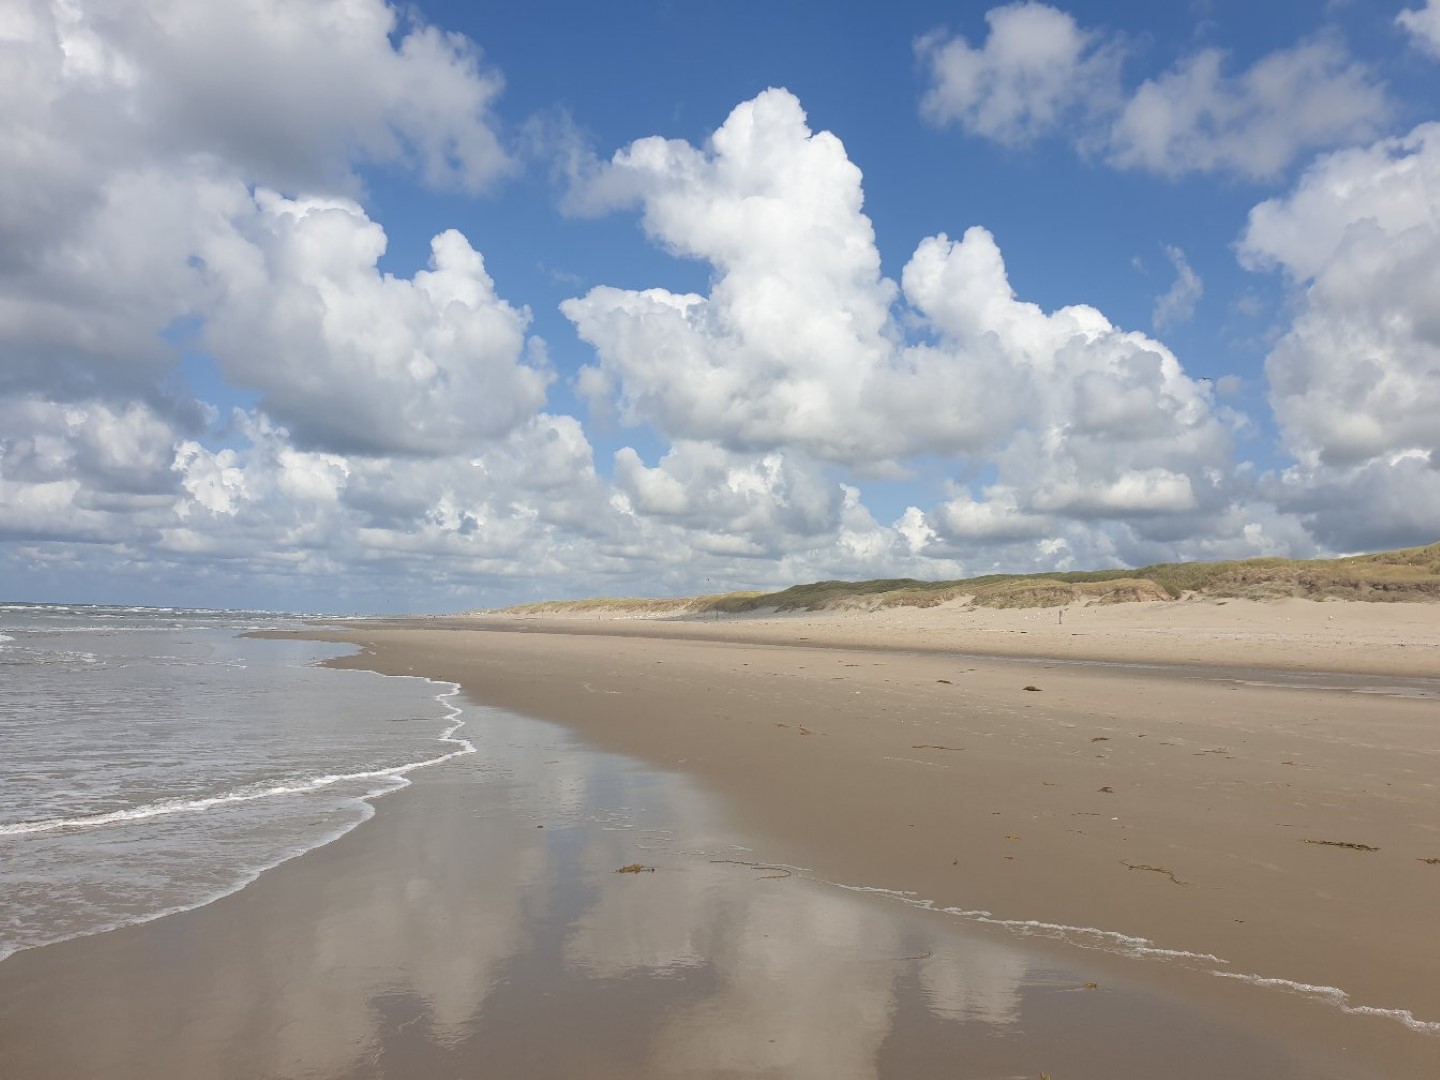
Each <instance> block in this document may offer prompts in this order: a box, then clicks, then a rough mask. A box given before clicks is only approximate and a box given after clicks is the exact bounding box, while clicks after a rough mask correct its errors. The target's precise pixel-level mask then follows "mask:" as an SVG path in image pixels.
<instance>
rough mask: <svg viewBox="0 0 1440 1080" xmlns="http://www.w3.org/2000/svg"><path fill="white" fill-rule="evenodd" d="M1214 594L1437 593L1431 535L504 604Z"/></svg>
mask: <svg viewBox="0 0 1440 1080" xmlns="http://www.w3.org/2000/svg"><path fill="white" fill-rule="evenodd" d="M1187 595H1198V596H1207V597H1215V598H1246V599H1257V600H1266V599H1279V598H1281V597H1287V596H1292V597H1302V598H1306V599H1311V600H1326V599H1332V598H1333V599H1344V600H1369V601H1427V600H1440V543H1436V544H1430V545H1429V546H1427V547H1417V548H1405V549H1402V550H1399V551H1382V552H1377V553H1375V554H1371V555H1352V556H1348V557H1346V558H1342V559H1278V558H1264V559H1244V560H1235V561H1230V562H1210V563H1203V562H1193V563H1157V564H1155V565H1154V566H1145V567H1141V568H1140V569H1138V570H1127V569H1115V570H1086V571H1069V572H1055V573H1045V574H988V575H985V576H983V577H975V578H966V579H963V580H959V581H919V580H916V579H914V578H882V579H877V580H873V581H816V582H812V583H810V584H808V585H793V586H791V587H790V588H788V589H781V590H779V591H778V592H769V593H766V592H731V593H719V594H716V595H711V596H690V597H678V598H674V599H646V598H635V597H630V598H595V599H588V600H551V601H544V602H541V603H536V604H522V605H520V606H518V607H513V608H506V609H505V612H506V613H508V614H518V615H526V614H532V615H543V614H585V613H588V612H594V613H596V614H601V613H608V614H612V615H617V616H621V617H624V616H630V617H633V618H657V617H665V616H670V617H677V616H685V615H703V614H709V613H722V614H725V613H728V614H743V613H746V612H754V611H763V610H770V611H826V610H837V609H861V610H869V609H876V608H888V607H921V608H924V607H935V606H937V605H939V604H944V603H948V602H951V601H959V600H964V601H966V602H967V603H972V604H975V605H978V606H980V607H993V608H1046V607H1058V606H1060V605H1062V604H1069V603H1075V602H1079V601H1089V602H1092V603H1102V604H1112V603H1130V602H1136V601H1145V600H1167V599H1168V600H1174V599H1179V598H1180V597H1182V596H1187Z"/></svg>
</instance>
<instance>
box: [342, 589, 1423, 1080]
mask: <svg viewBox="0 0 1440 1080" xmlns="http://www.w3.org/2000/svg"><path fill="white" fill-rule="evenodd" d="M339 636H340V637H341V638H342V639H343V640H349V641H355V642H359V643H362V644H363V645H364V646H365V649H366V652H365V654H364V655H362V656H360V657H358V658H355V659H354V660H351V661H346V662H349V663H354V664H355V665H357V666H365V667H374V668H376V669H378V670H381V671H385V672H389V673H399V674H404V673H411V672H413V673H423V674H426V675H430V676H433V677H439V678H445V679H453V680H455V681H458V682H460V683H461V684H462V685H464V686H465V687H466V688H467V690H468V691H469V692H470V693H471V694H472V695H474V696H475V697H477V698H478V699H479V700H482V701H485V702H487V703H491V704H495V705H500V706H503V707H506V708H509V709H514V710H517V711H521V712H524V713H527V714H530V715H535V716H539V717H542V718H546V719H552V720H557V721H561V722H564V723H566V724H570V725H573V726H574V727H575V729H576V730H578V731H579V732H581V733H582V735H583V736H584V737H585V738H586V739H587V740H588V741H590V742H592V743H594V744H596V745H598V746H600V747H603V748H607V749H613V750H618V751H622V752H624V753H627V754H631V755H635V756H637V757H639V758H642V759H644V760H647V761H650V762H653V763H656V764H660V765H663V766H666V767H671V768H679V769H682V770H684V771H686V772H688V773H690V774H692V775H693V776H695V777H697V778H699V779H700V780H701V781H702V782H703V783H704V784H705V785H706V786H707V787H709V788H710V789H712V790H714V791H716V792H718V793H720V794H721V795H722V796H724V797H725V798H726V799H727V800H728V801H729V803H730V805H731V806H732V807H733V808H734V810H735V812H736V814H737V816H738V820H739V821H740V823H741V825H742V827H743V828H744V829H745V830H747V831H749V832H752V833H753V834H755V835H759V836H763V837H765V838H766V839H765V848H764V849H765V851H766V852H767V858H770V859H775V860H780V861H785V862H792V863H797V864H801V865H805V866H808V867H812V868H813V869H814V871H815V873H816V874H817V875H818V876H819V877H821V878H823V879H824V880H829V881H833V882H841V883H847V884H852V885H860V886H868V887H873V888H878V889H884V890H891V891H894V892H895V893H906V894H912V895H913V896H914V897H916V898H921V899H923V900H925V901H928V902H932V903H933V904H934V905H936V906H938V907H952V906H953V907H955V908H958V909H962V910H964V911H967V912H978V911H985V912H991V913H993V917H994V918H997V919H1003V920H1013V921H1015V923H1016V929H1017V930H1024V927H1021V926H1019V925H1018V924H1019V923H1022V922H1034V923H1045V924H1054V925H1055V926H1057V927H1072V928H1077V929H1075V930H1070V931H1055V933H1056V934H1058V935H1059V936H1060V937H1063V938H1066V939H1067V940H1069V941H1071V942H1074V943H1076V944H1079V945H1082V946H1096V945H1099V946H1102V947H1103V948H1105V949H1107V950H1112V951H1115V952H1120V953H1123V952H1125V951H1126V947H1125V946H1124V945H1123V943H1121V942H1119V941H1118V940H1117V939H1116V938H1113V937H1111V938H1107V937H1103V936H1099V935H1096V934H1093V933H1090V932H1089V931H1087V930H1086V929H1084V928H1090V929H1091V930H1100V931H1105V932H1108V933H1113V934H1123V935H1127V936H1130V937H1134V938H1143V939H1145V940H1146V941H1147V942H1149V943H1151V946H1153V947H1154V948H1155V949H1158V950H1164V951H1165V952H1167V953H1185V954H1196V956H1192V957H1189V958H1185V957H1178V958H1174V959H1172V960H1170V961H1163V960H1160V959H1157V958H1156V957H1155V956H1153V955H1152V956H1151V958H1150V959H1148V960H1146V961H1144V963H1147V964H1149V966H1150V968H1149V969H1150V970H1152V971H1153V972H1154V976H1155V978H1157V979H1160V980H1166V981H1174V980H1179V981H1180V982H1181V983H1183V984H1184V986H1185V990H1186V992H1187V993H1190V994H1193V995H1194V996H1195V997H1196V999H1197V1000H1200V999H1204V1000H1205V1001H1207V1002H1209V1003H1211V1004H1214V1003H1215V1002H1219V1003H1220V1004H1221V1006H1222V1007H1224V1008H1229V1009H1232V1010H1233V1011H1234V1012H1235V1014H1236V1015H1244V1016H1247V1017H1249V1018H1250V1020H1251V1021H1252V1022H1254V1023H1257V1024H1260V1025H1261V1026H1263V1027H1265V1028H1266V1029H1268V1030H1272V1031H1277V1032H1285V1033H1287V1034H1288V1035H1289V1036H1292V1037H1295V1038H1301V1037H1302V1035H1303V1038H1304V1039H1307V1040H1312V1041H1314V1042H1315V1043H1316V1044H1318V1045H1323V1046H1326V1047H1328V1048H1329V1050H1330V1051H1331V1052H1333V1053H1334V1054H1335V1055H1337V1056H1338V1057H1340V1058H1343V1059H1344V1060H1353V1061H1356V1062H1360V1063H1362V1064H1363V1065H1365V1066H1366V1067H1371V1068H1373V1069H1374V1070H1376V1071H1375V1073H1374V1074H1375V1075H1390V1076H1433V1075H1437V1074H1440V863H1436V862H1432V861H1430V860H1436V859H1440V800H1437V794H1440V792H1437V782H1440V709H1437V704H1440V678H1437V676H1440V607H1434V606H1428V605H1366V604H1356V603H1344V602H1339V603H1337V602H1330V603H1313V602H1305V601H1287V602H1281V603H1276V604H1260V603H1247V602H1241V601H1234V602H1231V603H1229V604H1215V603H1210V602H1199V603H1197V602H1190V603H1175V604H1151V605H1123V606H1111V607H1092V608H1085V609H1072V610H1070V611H1069V612H1067V614H1066V617H1065V619H1064V623H1063V625H1062V624H1061V623H1060V621H1059V618H1058V613H1057V612H1056V611H1054V610H1050V611H1041V612H1034V611H1031V612H990V611H978V612H977V611H969V610H963V609H959V610H957V609H950V610H946V609H932V610H922V611H914V610H905V611H898V612H881V613H854V614H840V615H800V616H787V617H778V618H768V619H763V618H762V619H749V620H741V619H731V620H722V621H719V622H709V621H703V620H701V621H681V622H676V621H643V620H624V619H604V618H598V619H597V618H588V619H573V618H572V619H564V618H544V619H533V618H532V619H503V618H502V619H485V620H468V619H447V620H415V621H412V622H409V623H406V624H390V625H382V624H367V625H360V626H355V627H353V628H351V629H349V630H347V631H345V632H343V633H342V634H340V635H339ZM779 644H784V645H785V646H786V647H783V648H777V647H775V646H776V645H779ZM985 653H990V654H994V657H992V658H981V654H985ZM1002 654H1003V655H1008V656H1012V657H1022V658H1027V659H1024V660H1021V661H1017V660H1013V659H1010V660H1007V659H1000V658H998V657H999V656H1000V655H1002ZM1046 658H1051V659H1046ZM1052 660H1053V661H1056V662H1052ZM1080 660H1092V661H1094V660H1100V661H1112V662H1119V663H1110V664H1105V663H1088V664H1087V663H1071V662H1068V661H1080ZM1134 662H1138V663H1139V664H1140V665H1142V666H1127V665H1133V663H1134ZM1144 665H1153V666H1144ZM1027 687H1035V688H1036V689H1034V690H1029V689H1026V688H1027ZM1341 845H1363V846H1364V847H1365V848H1373V849H1377V850H1362V849H1359V848H1357V847H1351V846H1341ZM955 917H957V918H975V917H976V916H973V915H972V916H963V915H960V916H955ZM1207 956H1209V957H1214V958H1216V959H1214V960H1207V959H1203V957H1207ZM1197 957H1199V958H1197ZM1116 962H1117V963H1120V962H1121V961H1118V960H1117V961H1116ZM1127 963H1133V962H1127ZM1217 976H1235V977H1233V978H1223V977H1217ZM1239 977H1243V978H1239ZM1247 979H1248V980H1250V981H1248V982H1247V981H1245V980H1247ZM1262 980H1283V982H1272V983H1263V984H1262ZM1257 984H1260V985H1257ZM1303 987H1310V988H1312V989H1311V990H1309V991H1308V992H1307V991H1305V990H1303V989H1302V988H1303ZM1322 988H1328V989H1322ZM1362 1074H1363V1073H1362Z"/></svg>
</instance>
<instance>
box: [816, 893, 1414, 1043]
mask: <svg viewBox="0 0 1440 1080" xmlns="http://www.w3.org/2000/svg"><path fill="white" fill-rule="evenodd" d="M824 884H827V885H833V886H835V887H836V888H840V889H845V890H847V891H849V892H859V893H872V894H874V895H876V896H883V897H885V898H886V899H889V900H898V901H899V902H900V903H902V904H909V905H910V906H911V907H917V908H921V909H922V910H924V911H934V912H937V913H938V914H941V915H953V916H955V917H956V918H961V919H965V920H966V921H968V922H974V923H983V924H984V925H987V926H998V927H1000V928H1001V929H1004V930H1009V931H1010V932H1011V933H1014V934H1018V935H1021V936H1024V937H1044V938H1048V939H1050V940H1052V941H1060V942H1063V943H1064V944H1067V945H1074V946H1076V947H1078V948H1082V949H1100V950H1102V951H1105V952H1113V953H1118V954H1119V955H1122V956H1131V957H1134V958H1136V959H1145V958H1151V957H1153V958H1157V959H1162V960H1178V961H1181V962H1184V963H1187V964H1190V965H1193V966H1194V967H1195V968H1198V969H1199V970H1200V971H1202V972H1204V973H1205V974H1208V975H1213V976H1215V977H1216V978H1220V979H1234V980H1236V981H1238V982H1243V983H1247V984H1249V985H1251V986H1259V987H1265V988H1268V989H1274V990H1282V991H1286V992H1288V993H1292V994H1299V995H1301V996H1303V997H1308V998H1311V999H1312V1000H1315V1001H1318V1002H1321V1003H1323V1004H1326V1005H1330V1006H1332V1007H1333V1008H1336V1009H1339V1010H1340V1011H1341V1012H1343V1013H1347V1014H1349V1015H1352V1016H1378V1017H1384V1018H1386V1019H1389V1020H1395V1021H1397V1022H1398V1023H1401V1024H1403V1025H1404V1026H1405V1027H1407V1028H1409V1029H1410V1030H1411V1031H1414V1032H1417V1033H1419V1034H1421V1035H1440V1022H1437V1021H1433V1020H1421V1019H1419V1018H1417V1017H1416V1016H1415V1014H1414V1013H1413V1012H1411V1011H1410V1010H1409V1009H1399V1008H1382V1007H1380V1006H1376V1005H1356V1004H1354V1003H1353V1002H1352V1001H1351V999H1350V995H1349V993H1347V992H1346V991H1344V990H1342V989H1340V988H1339V987H1338V986H1317V985H1315V984H1312V983H1302V982H1295V981H1294V980H1291V979H1276V978H1267V977H1266V976H1263V975H1251V974H1247V973H1245V972H1239V971H1219V970H1217V968H1220V967H1228V966H1229V965H1230V961H1228V960H1224V959H1221V958H1220V957H1218V956H1216V955H1215V954H1214V953H1198V952H1189V951H1187V950H1185V949H1165V948H1161V947H1160V946H1158V945H1156V944H1155V943H1154V942H1153V941H1151V940H1150V939H1149V938H1143V937H1134V936H1132V935H1130V934H1121V933H1118V932H1117V931H1114V930H1099V929H1096V928H1095V927H1093V926H1067V925H1065V924H1063V923H1049V922H1041V921H1040V920H1037V919H1000V918H996V917H995V916H994V915H993V914H991V913H990V912H988V911H980V910H973V911H972V910H969V909H966V908H960V907H939V906H937V905H936V903H935V902H934V901H933V900H925V899H922V898H920V897H918V896H916V895H915V894H914V893H913V892H902V891H900V890H897V889H884V888H878V887H876V886H872V885H847V884H845V883H844V882H840V881H827V882H824Z"/></svg>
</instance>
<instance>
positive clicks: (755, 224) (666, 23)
mask: <svg viewBox="0 0 1440 1080" xmlns="http://www.w3.org/2000/svg"><path fill="white" fill-rule="evenodd" d="M1437 103H1440V0H1406V2H1395V3H1390V2H1384V0H1365V2H1361V0H1351V2H1343V0H1331V2H1328V3H1327V2H1322V0H1274V2H1271V3H1266V4H1255V3H1253V0H1251V2H1240V0H1191V2H1190V3H1188V4H1187V3H1174V4H1154V3H1142V2H1137V0H1108V2H1106V0H1075V2H1071V3H1065V4H1062V5H1058V6H1051V5H1049V4H1044V3H1039V2H1018V3H1010V4H999V5H987V4H971V3H959V2H952V3H920V2H916V3H899V4H892V5H884V6H882V5H874V4H858V3H856V4H833V3H818V2H816V3H802V2H797V3H769V4H760V3H758V2H750V0H745V2H739V3H734V4H700V3H693V2H683V0H652V2H632V3H620V4H610V5H596V4H578V3H562V2H557V0H536V2H534V3H529V4H525V5H518V4H502V3H491V2H465V3H461V2H453V3H443V2H439V0H429V2H423V3H420V4H418V5H410V4H403V5H390V4H386V3H384V2H383V0H233V2H230V3H227V4H223V5H221V4H212V3H206V2H202V0H0V598H3V599H11V600H29V601H59V602H106V603H121V604H158V605H189V606H213V607H264V608H276V609H283V610H304V611H330V612H393V611H457V610H465V609H471V608H478V607H492V606H498V605H502V604H508V603H514V602H520V601H524V600H532V599H541V598H561V597H580V596H593V595H683V594H690V593H695V592H714V591H722V590H729V589H739V588H758V589H770V588H779V587H784V586H786V585H791V584H795V583H799V582H805V581H814V580H820V579H828V578H872V577H902V576H903V577H915V578H922V579H940V578H957V577H965V576H972V575H979V574H986V573H994V572H1000V571H1007V572H1008V571H1018V572H1030V571H1040V570H1056V569H1062V570H1063V569H1096V568H1106V567H1119V566H1138V565H1144V564H1148V563H1154V562H1162V561H1177V560H1189V559H1229V558H1248V557H1253V556H1262V555H1284V556H1291V557H1299V558H1308V557H1316V556H1323V555H1331V554H1346V553H1353V552H1360V551H1367V550H1380V549H1385V548H1391V547H1400V546H1408V545H1418V544H1425V543H1431V542H1434V541H1435V540H1437V539H1440V107H1437Z"/></svg>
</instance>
